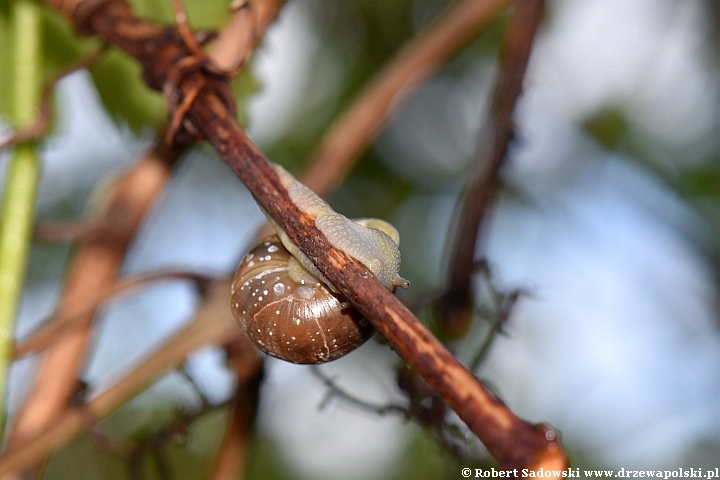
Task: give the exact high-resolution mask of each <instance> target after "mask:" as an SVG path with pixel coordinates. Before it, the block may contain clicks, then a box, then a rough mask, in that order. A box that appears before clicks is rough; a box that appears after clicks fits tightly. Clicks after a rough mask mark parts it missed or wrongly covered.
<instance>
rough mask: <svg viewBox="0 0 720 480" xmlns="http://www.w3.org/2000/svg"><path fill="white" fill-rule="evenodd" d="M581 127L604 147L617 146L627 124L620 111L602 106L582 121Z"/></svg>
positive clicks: (625, 130)
mask: <svg viewBox="0 0 720 480" xmlns="http://www.w3.org/2000/svg"><path fill="white" fill-rule="evenodd" d="M582 127H583V128H584V129H585V131H587V132H588V133H589V134H590V135H591V136H592V137H593V138H595V140H597V141H598V143H600V144H601V145H603V146H604V147H605V148H609V149H613V148H615V147H617V146H618V143H619V142H620V140H621V139H622V137H623V135H624V134H626V133H627V130H628V125H627V122H626V121H625V119H624V118H623V115H622V113H620V112H619V111H617V110H615V109H612V108H604V109H601V110H600V111H599V112H597V113H596V114H595V115H594V116H592V117H591V118H589V119H587V120H585V121H584V122H583V123H582Z"/></svg>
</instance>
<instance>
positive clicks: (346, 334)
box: [231, 236, 374, 363]
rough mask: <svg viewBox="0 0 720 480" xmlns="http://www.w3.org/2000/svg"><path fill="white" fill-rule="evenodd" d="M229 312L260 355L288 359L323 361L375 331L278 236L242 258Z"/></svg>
mask: <svg viewBox="0 0 720 480" xmlns="http://www.w3.org/2000/svg"><path fill="white" fill-rule="evenodd" d="M231 293H232V303H231V307H232V312H233V315H234V316H235V319H236V320H237V321H238V323H240V325H241V326H242V328H243V330H244V331H245V333H246V334H247V335H248V336H249V337H250V338H251V339H252V340H253V341H254V342H255V344H256V345H257V346H258V348H260V349H261V350H262V351H264V352H265V353H267V354H269V355H272V356H274V357H278V358H281V359H283V360H287V361H290V362H293V363H323V362H329V361H330V360H334V359H336V358H338V357H341V356H343V355H345V354H346V353H348V352H350V351H351V350H353V349H355V348H356V347H359V346H360V345H362V344H363V343H364V342H365V341H366V340H367V339H368V338H370V337H371V336H372V334H373V332H374V330H373V328H372V326H371V325H370V324H369V323H368V322H367V321H366V320H365V319H363V318H362V316H361V315H360V313H359V312H358V311H357V310H355V309H354V308H353V307H352V306H351V305H350V304H349V303H348V302H347V301H346V300H345V299H344V298H343V297H342V296H341V295H340V294H338V293H335V292H333V291H331V290H330V288H328V287H327V286H326V285H325V284H324V283H322V282H321V281H320V280H319V279H318V278H317V277H316V276H314V275H312V274H311V273H310V272H308V271H307V270H306V269H305V268H303V266H302V265H301V264H300V263H299V262H298V261H297V260H296V259H295V258H294V257H293V256H292V255H290V253H288V251H287V250H286V249H285V247H284V246H283V244H282V242H281V241H280V239H279V238H278V237H277V236H271V237H268V238H266V239H264V240H263V241H261V242H260V243H259V244H258V245H257V246H255V248H253V249H252V250H251V251H250V252H249V253H248V254H247V255H246V256H245V258H243V260H242V262H241V263H240V266H239V267H238V270H237V273H236V274H235V278H234V279H233V284H232V291H231Z"/></svg>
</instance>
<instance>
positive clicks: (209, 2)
mask: <svg viewBox="0 0 720 480" xmlns="http://www.w3.org/2000/svg"><path fill="white" fill-rule="evenodd" d="M130 5H131V6H132V8H133V11H134V12H135V13H136V14H137V15H139V16H141V17H143V18H145V19H147V20H150V21H153V22H157V23H162V24H165V25H170V24H174V23H175V21H174V19H173V13H172V7H171V4H170V1H164V2H158V1H157V0H130ZM183 7H185V13H187V16H188V23H189V24H190V27H191V28H193V29H196V30H197V29H219V28H221V27H222V25H223V21H224V20H225V19H226V18H227V17H228V15H229V12H230V2H229V1H228V0H183Z"/></svg>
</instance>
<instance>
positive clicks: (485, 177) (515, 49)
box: [440, 0, 544, 337]
mask: <svg viewBox="0 0 720 480" xmlns="http://www.w3.org/2000/svg"><path fill="white" fill-rule="evenodd" d="M543 6H544V0H517V1H516V2H515V7H514V9H513V13H512V16H511V17H510V20H509V23H508V26H507V29H506V33H505V39H504V44H503V45H502V47H501V48H502V50H501V53H502V58H501V66H500V73H499V76H498V79H497V83H496V85H495V92H494V96H493V105H492V109H491V122H492V123H491V124H490V125H489V127H490V130H489V132H487V133H488V135H487V138H488V140H487V141H486V143H485V144H484V145H482V146H481V149H480V152H479V155H478V157H477V160H476V167H477V169H478V172H477V175H476V176H474V180H473V181H472V183H471V184H470V186H469V188H468V190H467V193H466V194H465V198H464V201H463V204H462V207H461V210H460V216H459V222H458V226H457V232H456V235H455V243H454V246H453V250H452V254H451V258H450V266H449V277H450V278H449V285H448V290H447V293H446V294H445V295H444V296H443V298H442V299H441V304H440V305H441V317H442V323H443V326H444V328H445V330H446V333H447V334H448V335H449V336H450V337H457V336H460V335H462V334H464V333H465V331H466V330H467V328H468V326H469V324H470V319H471V318H472V314H471V305H472V293H471V288H472V287H471V277H472V275H473V273H474V265H475V262H474V258H475V245H476V243H477V240H476V239H477V236H478V234H479V230H480V226H481V223H482V221H483V218H484V217H485V215H486V213H487V211H488V209H489V207H490V205H491V203H492V201H493V199H494V198H495V195H496V193H497V191H498V188H499V187H500V179H499V173H500V169H501V167H502V165H503V160H504V159H505V157H506V156H507V149H508V145H509V143H510V141H511V140H512V139H513V137H514V134H515V127H514V124H513V121H512V117H513V113H514V111H515V104H516V103H517V99H518V97H519V96H520V93H521V91H522V83H523V78H524V77H525V70H526V67H527V62H528V59H529V57H530V50H531V48H532V44H533V39H534V38H535V32H536V31H537V29H538V25H539V24H540V19H541V17H542V13H543Z"/></svg>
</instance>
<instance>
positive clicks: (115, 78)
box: [90, 47, 167, 132]
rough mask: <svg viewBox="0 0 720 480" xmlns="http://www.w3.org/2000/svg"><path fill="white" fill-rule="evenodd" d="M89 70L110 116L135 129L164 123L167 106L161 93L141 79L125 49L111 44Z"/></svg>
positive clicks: (156, 126) (137, 65)
mask: <svg viewBox="0 0 720 480" xmlns="http://www.w3.org/2000/svg"><path fill="white" fill-rule="evenodd" d="M90 72H91V73H92V77H93V81H94V82H95V87H96V88H97V91H98V93H99V94H100V98H101V99H102V101H103V103H104V105H105V108H106V109H107V111H108V113H110V114H111V115H112V116H113V118H115V119H116V120H121V121H122V122H123V123H125V124H127V125H128V126H130V127H131V128H132V129H133V130H135V131H136V132H137V131H140V130H141V129H142V128H143V127H147V126H152V127H155V128H158V127H160V126H161V125H162V124H163V123H165V120H166V118H167V110H166V108H165V100H164V99H163V97H162V94H161V93H160V92H157V91H154V90H151V89H150V88H149V87H148V86H147V85H145V83H143V81H142V79H141V76H142V68H141V67H140V65H139V64H138V63H137V62H136V61H135V60H134V59H132V58H131V57H129V56H128V55H127V54H126V53H124V52H122V51H120V50H119V49H118V48H116V47H111V48H110V50H109V51H108V52H107V53H105V54H104V55H103V56H102V58H101V59H100V60H98V62H97V63H95V65H93V66H92V67H91V68H90Z"/></svg>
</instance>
